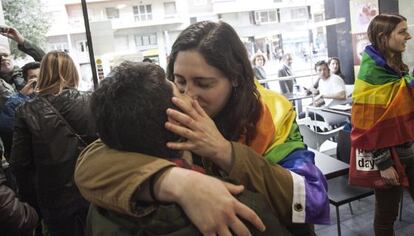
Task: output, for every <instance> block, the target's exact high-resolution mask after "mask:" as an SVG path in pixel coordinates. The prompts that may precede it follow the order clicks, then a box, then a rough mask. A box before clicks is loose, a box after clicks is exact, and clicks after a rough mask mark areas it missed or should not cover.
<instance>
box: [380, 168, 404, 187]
mask: <svg viewBox="0 0 414 236" xmlns="http://www.w3.org/2000/svg"><path fill="white" fill-rule="evenodd" d="M380 173H381V177H382V178H383V179H384V181H385V183H387V184H389V185H395V186H399V185H400V180H399V177H398V173H397V171H396V170H395V169H394V167H393V166H391V167H389V168H387V169H385V170H381V171H380Z"/></svg>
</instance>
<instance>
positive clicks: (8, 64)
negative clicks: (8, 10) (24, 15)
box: [0, 26, 45, 91]
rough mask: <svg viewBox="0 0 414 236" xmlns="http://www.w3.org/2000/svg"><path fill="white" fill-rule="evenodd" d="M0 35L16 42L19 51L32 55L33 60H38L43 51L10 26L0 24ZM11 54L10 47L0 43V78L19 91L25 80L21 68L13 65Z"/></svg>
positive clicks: (41, 56) (43, 53)
mask: <svg viewBox="0 0 414 236" xmlns="http://www.w3.org/2000/svg"><path fill="white" fill-rule="evenodd" d="M0 34H1V35H3V36H5V37H8V38H10V39H12V40H13V41H15V42H16V43H17V47H18V48H19V50H20V51H22V52H24V53H26V54H28V55H29V56H31V57H33V59H34V60H35V61H38V62H40V61H41V60H42V58H43V56H44V55H45V52H44V51H43V50H42V49H40V48H39V47H37V46H36V45H33V44H32V43H31V42H30V41H29V40H27V39H25V38H24V37H23V36H22V35H21V34H20V32H19V31H18V30H17V29H15V28H13V27H10V26H1V32H0ZM12 57H13V55H10V49H9V48H8V47H6V46H5V45H0V78H1V79H3V80H4V81H6V82H7V83H9V84H10V85H12V86H13V87H14V88H15V89H17V91H20V90H21V89H22V88H23V87H24V86H25V85H26V81H25V79H24V77H23V73H22V70H21V69H20V68H19V67H18V66H15V65H14V61H13V58H12Z"/></svg>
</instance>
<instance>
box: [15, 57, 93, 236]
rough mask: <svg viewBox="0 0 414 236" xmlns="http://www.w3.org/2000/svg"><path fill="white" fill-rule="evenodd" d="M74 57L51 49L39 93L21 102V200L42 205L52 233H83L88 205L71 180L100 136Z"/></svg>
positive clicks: (18, 161) (18, 137)
mask: <svg viewBox="0 0 414 236" xmlns="http://www.w3.org/2000/svg"><path fill="white" fill-rule="evenodd" d="M78 82H79V74H78V71H77V69H76V66H75V64H74V62H73V60H72V59H71V58H70V56H69V55H68V54H67V53H65V52H61V51H51V52H49V53H48V54H46V55H45V57H44V58H43V60H42V62H41V66H40V74H39V78H38V81H37V85H36V90H37V92H38V95H37V96H36V97H35V98H34V99H33V100H31V101H29V102H26V103H24V104H23V105H21V106H19V108H18V109H17V111H16V120H15V126H14V133H13V146H12V152H11V157H10V166H11V168H12V172H13V173H14V175H15V176H16V182H17V185H18V188H19V191H20V194H21V196H22V199H23V200H25V201H27V202H29V203H30V204H31V205H33V206H36V207H37V208H39V209H40V215H41V216H42V217H43V219H44V222H45V224H46V225H47V228H48V230H49V232H50V235H52V236H54V235H83V233H84V227H85V221H86V214H87V211H88V207H89V203H88V202H87V201H85V200H84V199H83V198H82V196H81V195H80V193H79V192H78V189H77V188H76V185H75V183H74V180H73V172H74V169H75V163H76V160H77V158H78V155H79V153H80V152H81V151H82V149H83V147H85V146H86V145H87V144H88V143H90V142H92V141H94V140H95V139H96V129H95V125H94V122H93V121H92V117H91V114H90V111H89V106H88V102H89V97H90V93H86V92H85V93H84V92H80V91H78V90H77V89H76V88H77V86H78Z"/></svg>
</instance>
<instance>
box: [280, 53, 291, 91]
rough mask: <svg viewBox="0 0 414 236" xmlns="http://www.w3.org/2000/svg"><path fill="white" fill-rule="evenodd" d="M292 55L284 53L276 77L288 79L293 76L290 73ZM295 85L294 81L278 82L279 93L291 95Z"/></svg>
mask: <svg viewBox="0 0 414 236" xmlns="http://www.w3.org/2000/svg"><path fill="white" fill-rule="evenodd" d="M292 60H293V59H292V54H290V53H286V54H284V55H283V56H282V67H281V68H280V69H279V71H278V73H277V74H278V77H279V78H282V77H289V76H293V73H292ZM295 84H296V80H295V79H289V80H280V81H279V85H280V91H281V92H282V94H292V93H293V86H294V85H295Z"/></svg>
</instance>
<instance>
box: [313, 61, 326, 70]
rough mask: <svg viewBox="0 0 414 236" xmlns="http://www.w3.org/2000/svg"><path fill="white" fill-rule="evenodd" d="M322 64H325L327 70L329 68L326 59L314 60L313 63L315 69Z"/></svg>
mask: <svg viewBox="0 0 414 236" xmlns="http://www.w3.org/2000/svg"><path fill="white" fill-rule="evenodd" d="M322 65H325V66H326V67H327V68H328V70H329V66H328V63H327V62H326V61H324V60H322V61H318V62H316V63H315V70H316V69H317V68H318V67H319V66H322Z"/></svg>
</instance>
